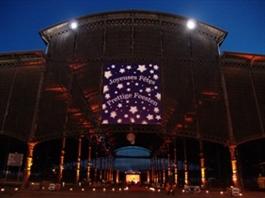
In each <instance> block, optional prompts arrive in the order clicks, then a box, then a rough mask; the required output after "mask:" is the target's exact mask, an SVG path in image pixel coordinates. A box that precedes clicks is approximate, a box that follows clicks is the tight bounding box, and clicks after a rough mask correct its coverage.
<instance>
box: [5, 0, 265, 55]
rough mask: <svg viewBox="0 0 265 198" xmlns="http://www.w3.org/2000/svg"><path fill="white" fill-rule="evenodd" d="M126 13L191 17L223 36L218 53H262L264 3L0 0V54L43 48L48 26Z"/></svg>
mask: <svg viewBox="0 0 265 198" xmlns="http://www.w3.org/2000/svg"><path fill="white" fill-rule="evenodd" d="M128 9H139V10H149V11H160V12H168V13H171V14H176V15H182V16H187V17H192V18H195V19H197V20H200V21H202V22H205V23H207V24H210V25H214V26H216V27H219V28H221V29H223V30H225V31H227V32H228V36H227V38H226V40H225V42H224V43H223V45H222V47H221V50H222V51H237V52H248V53H256V54H265V0H73V1H72V0H42V1H40V0H0V19H1V28H0V53H2V52H10V51H23V50H38V49H44V48H45V45H44V43H43V41H42V40H41V38H40V36H39V34H38V33H39V31H40V30H42V29H44V28H46V27H48V26H51V25H53V24H55V23H59V22H62V21H65V20H68V19H72V18H75V17H78V16H82V15H87V14H92V13H98V12H105V11H115V10H128Z"/></svg>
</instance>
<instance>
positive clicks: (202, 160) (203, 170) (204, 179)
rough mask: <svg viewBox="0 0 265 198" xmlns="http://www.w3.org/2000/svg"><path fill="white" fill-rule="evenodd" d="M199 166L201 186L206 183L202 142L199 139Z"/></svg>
mask: <svg viewBox="0 0 265 198" xmlns="http://www.w3.org/2000/svg"><path fill="white" fill-rule="evenodd" d="M200 168H201V187H205V185H206V168H205V159H204V153H203V143H202V141H201V140H200Z"/></svg>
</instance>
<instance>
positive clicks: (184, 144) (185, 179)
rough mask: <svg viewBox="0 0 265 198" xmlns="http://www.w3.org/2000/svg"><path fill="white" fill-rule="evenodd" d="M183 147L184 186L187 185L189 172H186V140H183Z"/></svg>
mask: <svg viewBox="0 0 265 198" xmlns="http://www.w3.org/2000/svg"><path fill="white" fill-rule="evenodd" d="M183 147H184V184H185V185H189V172H188V160H187V150H186V140H185V139H184V140H183Z"/></svg>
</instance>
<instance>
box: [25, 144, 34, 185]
mask: <svg viewBox="0 0 265 198" xmlns="http://www.w3.org/2000/svg"><path fill="white" fill-rule="evenodd" d="M36 144H37V142H28V143H27V147H28V151H27V159H26V164H25V170H24V181H23V186H24V187H26V186H27V185H28V182H29V178H30V174H31V167H32V165H33V152H34V148H35V146H36Z"/></svg>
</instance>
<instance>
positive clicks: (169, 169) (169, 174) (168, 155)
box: [167, 153, 171, 180]
mask: <svg viewBox="0 0 265 198" xmlns="http://www.w3.org/2000/svg"><path fill="white" fill-rule="evenodd" d="M167 177H168V180H170V177H171V163H170V153H168V154H167Z"/></svg>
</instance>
